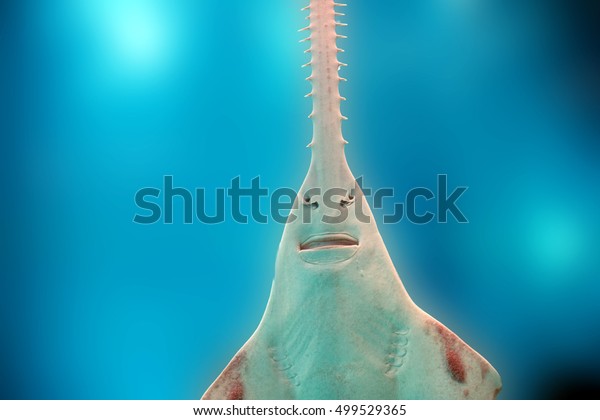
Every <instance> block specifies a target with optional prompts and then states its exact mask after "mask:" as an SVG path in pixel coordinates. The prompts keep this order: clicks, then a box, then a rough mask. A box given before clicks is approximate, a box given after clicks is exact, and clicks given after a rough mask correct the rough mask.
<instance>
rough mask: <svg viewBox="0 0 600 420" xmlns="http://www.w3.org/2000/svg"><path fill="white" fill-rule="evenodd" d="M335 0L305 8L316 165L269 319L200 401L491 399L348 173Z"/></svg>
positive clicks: (289, 231) (292, 227)
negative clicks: (403, 268)
mask: <svg viewBox="0 0 600 420" xmlns="http://www.w3.org/2000/svg"><path fill="white" fill-rule="evenodd" d="M339 6H344V5H342V4H337V3H334V2H333V0H312V1H311V2H310V5H309V6H308V7H306V8H305V9H303V10H310V15H309V21H310V24H309V25H308V26H307V27H306V28H304V30H306V31H308V32H309V33H310V36H309V37H308V38H306V40H305V41H307V42H310V44H311V45H310V48H309V49H308V50H307V52H308V53H310V54H311V57H312V58H311V60H310V62H309V63H308V65H309V66H310V67H311V68H312V73H311V75H310V76H309V78H308V79H309V80H310V81H311V83H312V88H313V89H312V91H311V92H310V93H309V94H308V96H311V97H312V100H313V112H312V113H311V115H310V117H311V118H312V119H313V139H312V141H311V143H310V144H309V146H310V148H311V150H312V159H311V163H310V167H309V170H308V173H307V175H306V178H305V180H304V183H303V185H302V187H301V188H300V190H299V194H298V197H297V200H296V203H295V205H294V208H293V209H292V211H291V213H290V215H289V219H288V223H287V224H286V226H285V229H284V232H283V237H282V239H281V243H280V246H279V250H278V253H277V260H276V264H275V278H274V280H273V286H272V290H271V296H270V298H269V302H268V304H267V308H266V311H265V314H264V316H263V318H262V321H261V322H260V325H259V326H258V328H257V330H256V331H255V333H254V334H253V335H252V337H250V339H249V340H248V341H247V342H246V344H245V345H244V346H243V347H242V349H241V350H239V352H238V353H237V354H236V355H235V357H234V358H233V360H232V361H231V362H230V363H229V365H228V366H227V367H226V368H225V370H224V371H223V372H222V373H221V375H219V377H218V378H217V379H216V380H215V381H214V383H213V384H212V385H211V386H210V388H209V389H208V390H207V391H206V393H205V394H204V396H203V398H204V399H390V400H391V399H464V398H472V399H488V398H495V397H496V395H497V394H498V392H499V391H500V388H501V381H500V376H499V375H498V373H497V372H496V370H495V369H494V368H493V367H492V366H491V365H490V364H489V363H488V362H487V361H486V360H485V359H484V358H483V357H482V356H480V355H479V354H478V353H476V352H475V351H474V350H473V349H471V348H470V347H469V346H468V345H467V344H465V343H464V342H463V341H462V340H461V339H460V338H458V337H457V336H456V335H455V334H454V333H452V332H451V331H450V330H449V329H448V328H446V327H445V326H444V325H442V324H441V323H440V322H438V321H436V320H435V319H433V318H432V317H431V316H430V315H428V314H427V313H425V312H424V311H423V310H421V309H420V308H419V307H418V306H417V305H415V304H414V303H413V301H412V300H411V298H410V297H409V295H408V293H407V292H406V290H405V288H404V286H403V284H402V282H401V281H400V278H399V276H398V274H397V272H396V269H395V268H394V265H393V263H392V261H391V259H390V256H389V254H388V252H387V249H386V247H385V244H384V243H383V240H382V238H381V235H380V234H379V231H378V229H377V225H376V223H375V219H374V217H373V214H372V213H371V210H370V208H369V205H368V204H367V201H366V199H365V197H364V196H363V193H362V191H361V189H360V188H359V186H358V185H356V182H355V178H354V176H353V175H352V172H351V171H350V168H349V167H348V164H347V162H346V157H345V154H344V146H345V144H346V141H345V140H344V138H343V136H342V127H341V123H342V120H343V119H345V117H343V116H342V114H341V113H340V101H342V100H343V99H344V98H342V97H341V96H340V94H339V88H338V85H339V82H340V81H342V80H344V79H342V78H340V77H339V73H338V70H339V68H340V67H341V66H343V65H344V64H343V63H341V62H339V61H338V52H340V51H341V50H340V49H339V48H338V47H337V45H336V40H337V38H340V37H341V35H339V34H337V31H336V28H337V27H338V26H342V25H343V24H342V23H339V22H337V21H336V17H337V16H341V15H342V14H341V13H339V12H337V11H336V7H339Z"/></svg>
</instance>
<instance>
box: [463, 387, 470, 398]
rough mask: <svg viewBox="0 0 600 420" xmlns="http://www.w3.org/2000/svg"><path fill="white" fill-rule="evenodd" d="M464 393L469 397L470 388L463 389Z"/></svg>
mask: <svg viewBox="0 0 600 420" xmlns="http://www.w3.org/2000/svg"><path fill="white" fill-rule="evenodd" d="M463 395H464V397H465V398H466V397H468V396H469V390H468V389H465V390H464V391H463Z"/></svg>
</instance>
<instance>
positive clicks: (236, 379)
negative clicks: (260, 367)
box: [204, 351, 246, 400]
mask: <svg viewBox="0 0 600 420" xmlns="http://www.w3.org/2000/svg"><path fill="white" fill-rule="evenodd" d="M245 362H246V353H245V352H244V351H240V352H239V353H238V354H236V355H235V357H234V358H233V359H232V360H231V362H229V364H228V365H227V367H226V368H225V370H224V371H223V372H222V373H221V375H219V377H218V378H217V380H216V381H215V383H214V384H213V385H212V386H211V387H210V389H209V391H208V392H207V395H206V396H205V397H204V398H205V399H209V400H211V399H227V400H243V399H244V397H245V389H244V382H243V380H242V374H243V373H244V372H243V371H244V367H245Z"/></svg>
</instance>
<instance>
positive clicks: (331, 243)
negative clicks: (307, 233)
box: [300, 233, 358, 251]
mask: <svg viewBox="0 0 600 420" xmlns="http://www.w3.org/2000/svg"><path fill="white" fill-rule="evenodd" d="M348 246H358V239H356V238H355V237H353V236H350V235H348V234H347V233H326V234H324V235H315V236H311V237H310V238H308V239H307V240H306V241H304V242H302V243H301V244H300V251H310V250H319V249H331V248H339V247H348Z"/></svg>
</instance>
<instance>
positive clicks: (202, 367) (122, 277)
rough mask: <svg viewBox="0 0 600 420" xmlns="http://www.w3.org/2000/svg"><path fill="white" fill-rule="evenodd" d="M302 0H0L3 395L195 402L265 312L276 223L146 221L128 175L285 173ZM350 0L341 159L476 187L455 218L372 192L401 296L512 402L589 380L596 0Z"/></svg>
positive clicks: (208, 184) (291, 153) (293, 163)
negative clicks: (479, 361)
mask: <svg viewBox="0 0 600 420" xmlns="http://www.w3.org/2000/svg"><path fill="white" fill-rule="evenodd" d="M304 3H306V2H305V1H302V2H301V1H299V0H254V1H252V2H250V1H239V0H230V1H226V2H225V1H221V0H202V1H192V0H170V1H166V0H164V1H160V0H147V1H142V0H138V1H135V0H119V1H117V0H110V1H109V0H102V1H101V0H90V1H82V0H80V1H75V0H54V1H43V0H41V1H40V0H38V1H32V0H22V1H18V2H17V1H14V2H3V3H2V5H0V14H1V15H0V16H1V24H0V43H1V45H2V49H3V50H2V58H1V59H0V89H1V92H2V93H1V102H0V106H1V108H0V111H1V114H0V124H1V125H0V140H1V142H0V144H1V146H0V147H1V149H0V159H1V166H0V175H1V177H2V178H1V179H2V181H3V182H2V187H3V188H2V205H1V210H0V212H1V213H0V216H1V217H0V229H1V238H2V242H1V245H2V248H1V251H2V252H1V254H0V269H1V271H0V273H1V274H0V275H1V282H0V303H1V305H0V337H1V338H0V340H1V341H0V343H1V347H0V397H2V398H9V399H54V398H58V399H151V398H152V399H154V398H159V399H163V398H166V399H188V398H199V397H200V396H201V395H202V393H203V392H204V390H205V389H206V388H207V387H208V386H209V385H210V383H211V381H212V380H214V378H215V377H216V376H217V375H218V373H219V372H220V371H221V370H222V368H223V367H224V366H225V364H226V363H227V362H228V361H229V360H230V358H231V357H232V356H233V354H234V353H235V352H236V351H237V349H238V348H239V347H240V346H241V345H242V344H243V343H244V341H245V340H246V339H247V338H248V337H249V336H250V334H251V333H252V332H253V331H254V328H255V327H256V326H257V324H258V322H259V321H260V318H261V316H262V312H263V309H264V307H265V305H266V302H267V298H268V295H269V290H270V286H271V279H272V276H273V269H274V262H275V255H276V251H277V246H278V242H279V239H280V236H281V233H282V230H283V226H282V225H280V224H277V223H272V222H270V223H267V224H259V223H254V222H251V223H249V224H246V225H242V224H237V223H234V222H233V221H232V220H230V219H228V220H227V221H226V222H225V223H222V224H219V225H210V226H209V225H203V224H200V223H198V222H196V223H194V224H192V225H185V224H184V223H183V221H182V218H181V217H179V218H177V217H176V218H175V223H174V224H172V225H165V224H163V223H157V224H153V225H137V224H134V223H133V221H132V220H133V216H134V214H135V213H136V211H137V209H136V206H135V203H134V200H133V197H134V194H135V192H136V191H137V190H138V189H140V188H143V187H156V188H160V187H161V185H162V178H163V176H164V175H173V176H174V180H175V184H176V186H180V187H187V188H190V189H193V188H196V187H203V188H206V189H207V190H208V191H211V190H212V189H214V188H218V187H227V186H228V185H229V183H230V181H231V179H232V178H234V177H236V176H240V177H241V179H242V183H243V185H245V186H248V185H249V182H250V180H251V179H252V178H254V177H255V176H260V177H261V184H262V185H263V186H265V187H268V188H277V187H291V188H297V187H299V186H300V184H301V182H302V179H303V177H304V175H305V172H306V169H307V168H308V163H309V160H310V152H309V151H308V149H306V148H305V145H306V144H307V143H308V142H309V141H310V136H311V125H310V122H309V120H307V119H306V116H307V115H308V114H309V113H310V107H311V106H310V102H309V101H308V100H307V99H303V98H302V96H303V95H304V94H306V93H307V92H308V91H309V84H308V82H306V81H305V80H304V78H305V77H306V76H308V70H307V69H300V65H301V64H303V63H304V62H305V60H306V59H307V58H306V56H305V55H304V54H302V51H303V50H304V49H305V48H306V47H304V45H305V44H299V43H298V42H297V41H298V40H299V39H300V38H301V34H298V33H297V29H298V28H300V27H302V26H304V25H305V23H306V21H305V20H304V16H305V13H301V12H299V9H300V8H301V7H302V6H304V5H305V4H304ZM348 3H350V4H349V7H347V8H346V10H345V12H346V13H347V16H346V17H345V18H344V19H343V21H344V22H347V23H349V26H348V27H347V28H343V29H342V30H341V32H342V33H344V34H346V35H348V36H349V38H348V39H347V40H342V41H341V42H340V46H341V47H342V48H344V49H345V50H346V51H347V52H346V53H345V54H344V55H343V59H342V61H345V62H348V63H349V67H348V68H347V69H344V70H343V76H344V77H347V78H348V79H349V83H347V84H346V85H344V86H343V87H342V94H343V96H346V97H347V98H348V101H347V103H345V104H343V111H344V113H345V114H346V115H347V116H348V117H349V118H350V119H349V121H347V122H345V123H344V134H345V137H346V138H347V140H348V141H349V145H348V146H347V155H348V161H349V163H350V166H351V167H352V169H353V172H354V174H355V175H357V176H359V175H364V176H365V183H366V185H367V186H369V187H372V188H382V187H393V188H395V189H396V191H397V192H398V194H399V196H400V197H402V196H403V195H404V194H405V193H406V191H408V190H409V189H410V188H413V187H429V188H432V189H435V185H436V184H435V183H436V176H437V174H442V173H443V174H448V179H449V183H450V187H451V188H454V187H456V186H459V185H466V186H468V187H469V190H468V191H467V192H466V193H465V195H464V196H463V197H462V198H461V200H460V202H459V203H460V208H461V209H462V210H463V212H464V213H465V215H466V217H467V218H468V219H469V221H470V223H469V224H458V223H456V222H455V221H454V220H453V219H452V218H451V219H450V222H449V223H447V224H436V223H431V224H428V225H413V224H411V223H409V222H407V221H406V220H404V221H402V222H401V223H399V224H395V225H383V224H382V223H381V220H382V217H383V215H384V214H389V213H390V212H391V210H392V203H391V202H386V208H385V209H383V210H381V211H377V212H376V217H377V218H378V222H379V223H380V231H381V233H382V235H383V237H384V240H385V241H386V244H387V246H388V249H389V251H390V254H391V256H392V258H393V260H394V262H395V264H396V266H397V269H398V272H399V274H400V276H401V277H402V279H403V281H404V284H405V286H406V288H407V289H408V291H409V293H410V294H411V296H412V297H413V299H414V300H415V302H416V303H417V304H418V305H420V306H421V307H422V308H423V309H425V310H426V311H427V312H429V313H431V314H432V315H434V316H435V317H437V318H438V319H439V320H440V321H442V322H443V323H445V324H446V325H447V326H448V327H450V328H451V329H452V330H454V331H455V332H456V333H457V334H458V335H459V336H461V337H462V338H463V339H464V340H465V341H467V342H468V343H469V344H470V345H472V346H473V347H474V348H475V349H476V350H478V351H479V352H481V353H482V354H483V355H484V356H485V357H486V358H488V359H489V361H490V362H491V363H492V364H493V365H494V366H495V367H496V368H497V369H498V371H499V372H500V374H501V375H502V377H503V381H504V391H503V392H502V393H501V395H500V397H501V398H555V397H568V396H569V395H570V394H569V393H570V392H575V390H582V391H581V392H582V394H578V395H580V396H581V395H583V394H585V393H587V392H591V391H593V390H596V391H597V390H598V382H594V379H595V378H598V377H599V376H598V375H600V364H599V362H598V349H599V345H600V320H599V318H600V305H599V304H598V302H599V298H600V282H599V280H600V279H599V273H600V259H599V258H598V257H599V255H598V254H599V251H598V250H599V245H600V243H599V242H600V241H599V239H598V238H599V236H600V235H599V234H600V222H599V219H598V215H599V214H600V198H599V193H600V188H599V185H598V181H599V174H600V165H599V163H600V141H599V130H598V128H599V127H598V125H599V118H598V117H599V112H598V109H599V102H600V100H599V98H600V83H599V75H600V65H599V59H598V54H599V53H598V51H600V48H599V37H598V32H597V31H598V29H597V22H598V21H597V19H596V18H594V16H597V14H596V13H597V12H598V8H597V6H596V4H597V2H593V1H570V2H569V1H566V0H565V1H558V0H556V1H533V0H527V1H523V0H520V1H517V0H508V1H507V0H503V1H500V0H454V1H450V0H394V1H392V0H380V1H377V2H373V1H368V2H367V1H358V0H349V1H348ZM244 183H245V184H244ZM177 205H179V206H180V207H179V209H181V203H179V202H178V203H177ZM176 209H177V206H176ZM422 209H423V210H427V209H428V208H427V207H426V206H424V207H423V208H422ZM596 381H597V380H596ZM596 397H598V395H596Z"/></svg>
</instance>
